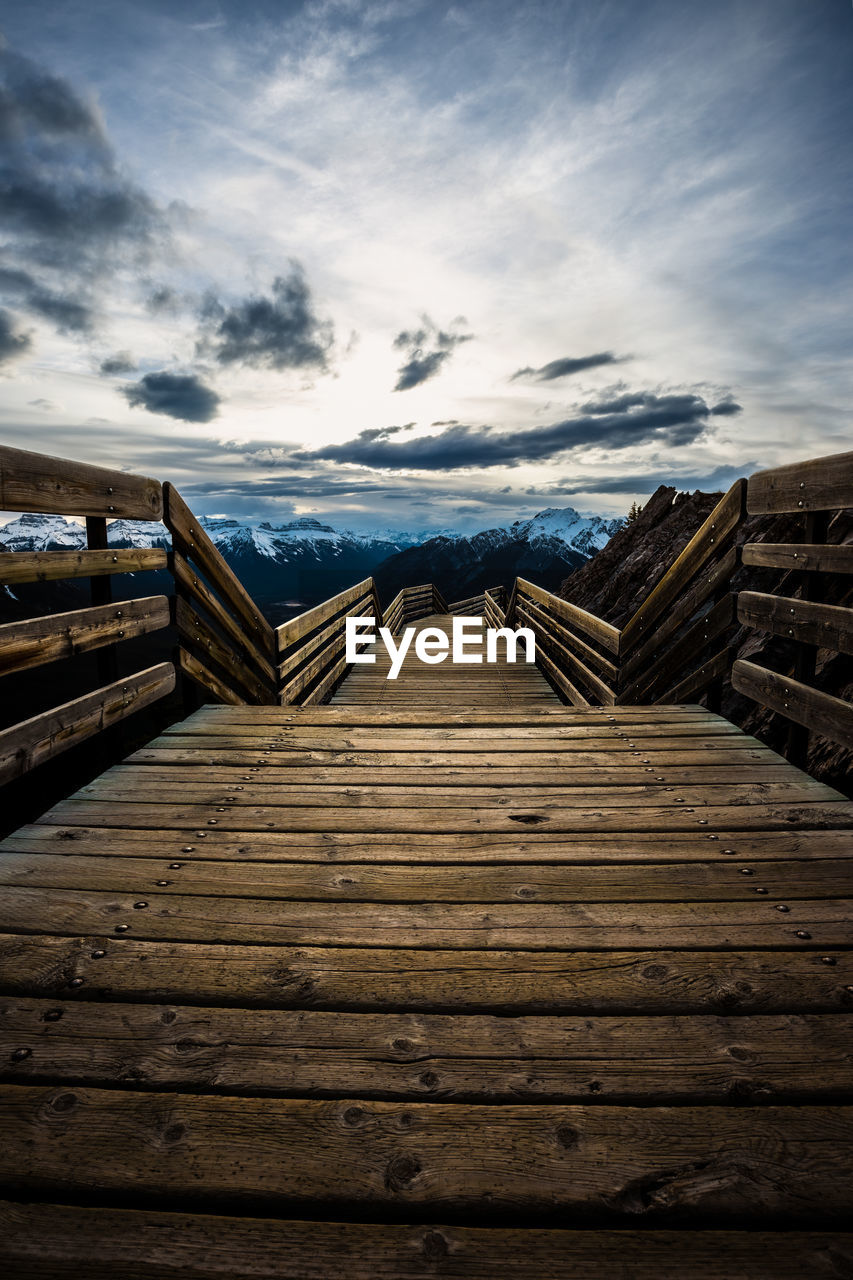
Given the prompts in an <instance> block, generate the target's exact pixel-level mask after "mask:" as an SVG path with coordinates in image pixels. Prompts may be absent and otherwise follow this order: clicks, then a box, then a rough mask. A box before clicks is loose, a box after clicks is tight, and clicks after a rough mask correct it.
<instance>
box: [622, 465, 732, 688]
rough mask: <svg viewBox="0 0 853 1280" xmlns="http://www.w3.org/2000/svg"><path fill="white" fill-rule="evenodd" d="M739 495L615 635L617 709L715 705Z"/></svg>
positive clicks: (728, 623)
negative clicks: (705, 700) (701, 701)
mask: <svg viewBox="0 0 853 1280" xmlns="http://www.w3.org/2000/svg"><path fill="white" fill-rule="evenodd" d="M745 494H746V481H745V480H738V481H736V482H735V483H734V484H733V485H732V487H731V488H730V489H729V491H728V493H727V494H725V496H724V497H723V498H722V499H721V500H720V502H718V503H717V505H716V507H715V508H714V510H713V511H712V512H711V514H710V515H709V516H708V518H707V520H705V522H704V523H703V524H702V526H701V528H699V529H698V530H697V531H696V533H695V534H694V535H693V537H692V538H691V539H690V541H689V542H688V544H687V546H686V547H685V548H684V550H683V551H682V552H681V554H680V555H679V556H678V557H677V558H676V559H675V560H674V561H673V563H672V564H671V565H670V567H669V569H668V570H667V571H666V573H665V574H664V575H663V577H662V578H661V579H660V580H659V582H658V583H657V584H656V585H655V587H654V588H653V589H652V590H651V591H650V592H649V594H648V596H647V597H646V599H645V600H644V601H643V603H642V604H641V605H640V607H639V608H638V609H637V611H636V612H635V613H634V614H633V616H632V617H631V618H630V619H629V621H628V622H626V624H625V626H624V627H623V628H622V634H621V640H620V644H619V659H620V672H619V695H618V698H617V701H618V702H619V703H649V702H666V703H674V702H689V701H694V700H695V699H696V698H698V697H700V696H701V695H702V694H703V693H706V692H707V693H708V696H709V701H710V703H711V704H712V705H714V706H717V707H718V706H719V699H720V687H721V681H722V679H723V677H724V676H725V675H726V673H727V672H728V671H729V669H730V667H731V656H730V654H729V648H728V640H729V639H730V636H731V633H732V630H733V626H734V621H735V605H734V596H733V595H732V594H731V591H730V584H731V578H732V575H733V574H734V572H735V571H736V569H737V567H738V565H739V563H740V557H739V551H738V548H737V547H736V546H735V537H736V534H737V530H738V528H739V526H740V524H741V522H742V520H743V517H744V511H745V507H744V499H745Z"/></svg>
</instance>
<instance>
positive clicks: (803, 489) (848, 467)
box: [746, 453, 853, 515]
mask: <svg viewBox="0 0 853 1280" xmlns="http://www.w3.org/2000/svg"><path fill="white" fill-rule="evenodd" d="M850 506H853V453H835V454H830V455H829V456H828V457H825V458H812V459H809V460H808V461H805V462H791V463H788V464H787V465H786V466H784V467H772V468H771V469H769V470H767V471H756V472H754V473H753V474H752V475H751V476H750V477H749V488H748V491H747V499H746V508H747V511H748V512H749V514H750V515H780V514H782V513H785V512H797V511H835V510H838V508H840V507H850Z"/></svg>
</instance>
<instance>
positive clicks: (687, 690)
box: [657, 646, 732, 702]
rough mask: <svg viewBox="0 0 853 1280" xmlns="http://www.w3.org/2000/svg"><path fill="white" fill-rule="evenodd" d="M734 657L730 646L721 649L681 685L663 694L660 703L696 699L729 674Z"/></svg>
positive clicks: (659, 699) (692, 672) (685, 678)
mask: <svg viewBox="0 0 853 1280" xmlns="http://www.w3.org/2000/svg"><path fill="white" fill-rule="evenodd" d="M731 661H732V655H731V651H730V650H729V648H728V646H726V648H725V649H720V651H719V652H718V653H715V654H714V656H713V657H712V658H707V659H706V660H705V662H703V663H702V666H701V667H697V669H696V670H695V671H691V673H690V675H688V676H685V677H684V679H683V680H682V681H681V683H680V684H677V685H676V686H675V688H674V689H670V690H669V691H668V692H667V693H664V694H661V696H660V698H658V699H657V701H658V702H683V701H684V700H685V699H686V698H695V697H696V696H697V694H700V693H702V691H703V690H704V689H707V687H708V685H709V684H710V683H711V681H712V680H722V679H724V678H725V677H726V676H727V675H728V674H729V669H730V667H731Z"/></svg>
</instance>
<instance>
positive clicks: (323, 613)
mask: <svg viewBox="0 0 853 1280" xmlns="http://www.w3.org/2000/svg"><path fill="white" fill-rule="evenodd" d="M374 591H375V588H374V585H373V579H372V578H365V579H364V581H363V582H357V583H356V584H355V586H354V587H349V588H347V590H346V591H340V592H339V593H338V594H337V595H336V596H332V597H330V599H328V600H324V601H323V603H322V604H318V605H315V606H314V608H313V609H307V610H306V611H305V613H300V614H299V615H298V617H296V618H291V619H290V620H289V621H288V622H284V623H282V625H281V626H280V627H277V628H276V637H277V641H278V652H279V655H283V654H284V653H285V651H286V650H287V649H288V648H289V647H290V646H291V645H293V644H295V643H296V642H297V641H298V640H302V639H304V638H305V636H308V635H310V634H311V632H312V631H315V630H316V629H317V628H318V627H321V626H322V625H323V623H324V622H328V621H329V620H330V619H331V618H333V617H335V616H337V615H338V614H343V613H345V612H346V611H347V610H348V609H349V606H350V605H352V604H355V602H356V601H357V600H361V599H362V597H364V596H366V595H372V594H373V593H374Z"/></svg>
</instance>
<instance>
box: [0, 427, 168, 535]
mask: <svg viewBox="0 0 853 1280" xmlns="http://www.w3.org/2000/svg"><path fill="white" fill-rule="evenodd" d="M0 510H4V511H43V512H49V513H51V514H53V515H63V516H106V517H107V518H108V519H116V518H117V517H119V516H121V517H123V518H124V519H126V520H160V519H162V516H163V490H162V486H161V485H160V482H159V480H151V479H148V477H146V476H134V475H129V474H128V473H127V472H125V471H111V470H109V469H108V468H106V467H92V466H89V465H88V464H87V463H83V462H72V461H71V460H70V459H68V458H50V457H48V456H47V455H46V454H41V453H30V452H28V451H27V450H25V449H12V448H10V447H9V446H8V445H2V446H0Z"/></svg>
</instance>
